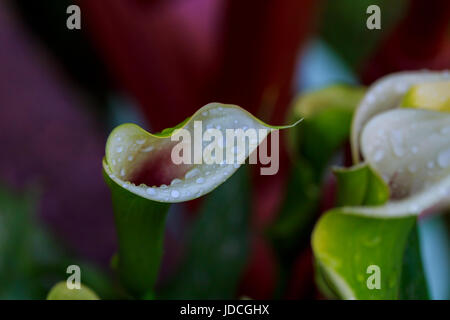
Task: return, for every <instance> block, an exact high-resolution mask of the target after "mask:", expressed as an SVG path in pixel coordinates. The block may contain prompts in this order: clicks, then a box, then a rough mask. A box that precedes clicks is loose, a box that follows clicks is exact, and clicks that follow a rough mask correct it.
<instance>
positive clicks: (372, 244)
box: [312, 209, 421, 299]
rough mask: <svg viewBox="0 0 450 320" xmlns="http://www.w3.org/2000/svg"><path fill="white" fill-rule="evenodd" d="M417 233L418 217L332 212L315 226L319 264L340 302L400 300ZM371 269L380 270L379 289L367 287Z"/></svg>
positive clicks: (416, 271)
mask: <svg viewBox="0 0 450 320" xmlns="http://www.w3.org/2000/svg"><path fill="white" fill-rule="evenodd" d="M414 230H415V217H407V218H396V219H378V218H369V217H362V216H357V215H352V214H347V213H345V211H343V209H333V210H331V211H329V212H327V213H326V214H325V215H324V216H323V217H322V218H321V219H320V220H319V222H318V224H317V225H316V228H315V230H314V233H313V236H312V246H313V250H314V255H315V258H316V262H317V264H318V265H319V267H320V268H321V270H322V273H323V274H324V277H325V278H326V279H328V281H329V282H331V283H332V284H333V286H334V290H333V292H335V293H336V294H337V295H338V297H339V298H343V299H398V298H400V292H401V286H402V267H403V259H404V258H403V257H404V255H405V250H406V247H407V244H408V239H409V236H410V233H411V232H412V231H414ZM419 261H420V260H419ZM372 265H375V266H378V267H379V268H380V281H381V287H380V289H369V287H368V285H367V281H368V279H369V277H370V276H371V275H372V272H369V273H368V268H369V267H370V266H372ZM411 269H412V267H411ZM369 271H370V269H369ZM420 271H421V270H411V272H413V273H420Z"/></svg>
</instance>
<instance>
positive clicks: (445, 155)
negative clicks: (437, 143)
mask: <svg viewBox="0 0 450 320" xmlns="http://www.w3.org/2000/svg"><path fill="white" fill-rule="evenodd" d="M437 163H438V165H439V166H440V167H441V168H443V169H445V168H447V167H448V166H450V149H447V150H444V151H442V152H440V153H439V154H438V158H437Z"/></svg>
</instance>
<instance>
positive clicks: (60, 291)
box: [47, 281, 99, 300]
mask: <svg viewBox="0 0 450 320" xmlns="http://www.w3.org/2000/svg"><path fill="white" fill-rule="evenodd" d="M47 300H99V297H98V296H97V294H96V293H95V292H94V291H92V289H90V288H88V287H87V286H85V285H84V284H81V288H80V289H69V288H68V287H67V284H66V282H64V281H63V282H59V283H57V284H55V286H54V287H53V288H52V290H50V292H49V293H48V296H47Z"/></svg>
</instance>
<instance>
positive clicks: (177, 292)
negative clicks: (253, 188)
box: [159, 166, 250, 299]
mask: <svg viewBox="0 0 450 320" xmlns="http://www.w3.org/2000/svg"><path fill="white" fill-rule="evenodd" d="M248 176H249V174H248V167H247V166H244V167H242V168H240V169H239V170H238V171H237V172H236V173H235V174H234V175H233V176H231V177H230V178H229V179H228V180H227V181H226V182H225V183H223V184H222V185H221V186H219V187H218V188H217V189H216V190H214V191H213V192H212V193H210V194H209V195H207V196H206V199H205V202H204V204H203V206H202V208H201V209H200V211H199V213H198V215H199V216H198V218H197V219H196V220H195V221H194V225H193V227H192V229H191V231H190V236H189V237H188V247H187V251H186V256H185V257H184V260H183V262H182V264H181V266H180V268H179V270H178V271H177V274H176V275H175V276H174V277H173V278H172V279H171V281H170V283H169V284H167V285H166V286H165V287H163V288H162V290H161V292H160V296H159V297H160V298H164V299H233V298H236V296H235V295H236V291H237V286H238V284H239V281H240V279H241V275H242V272H243V269H244V267H245V264H246V263H247V259H248V257H249V213H250V193H249V189H250V187H249V177H248Z"/></svg>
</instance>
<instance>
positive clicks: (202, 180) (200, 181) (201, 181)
mask: <svg viewBox="0 0 450 320" xmlns="http://www.w3.org/2000/svg"><path fill="white" fill-rule="evenodd" d="M195 182H197V183H198V184H202V183H203V182H205V179H203V178H201V177H200V178H198V179H197V180H195Z"/></svg>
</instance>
